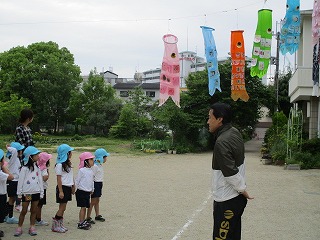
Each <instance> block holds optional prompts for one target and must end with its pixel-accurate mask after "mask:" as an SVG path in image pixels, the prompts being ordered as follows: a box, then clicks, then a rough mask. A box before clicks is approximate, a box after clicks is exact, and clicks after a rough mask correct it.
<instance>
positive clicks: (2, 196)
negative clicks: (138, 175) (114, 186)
mask: <svg viewBox="0 0 320 240" xmlns="http://www.w3.org/2000/svg"><path fill="white" fill-rule="evenodd" d="M6 147H7V153H6V155H5V153H4V151H3V150H1V149H0V206H6V207H5V211H2V210H1V211H0V223H1V222H7V223H11V224H18V227H17V228H16V230H15V233H14V236H16V237H18V236H20V235H21V234H22V226H23V222H24V219H25V216H26V214H27V212H28V208H30V227H29V234H30V235H31V236H34V235H37V231H36V228H35V226H47V225H49V223H48V222H46V221H44V220H43V219H42V216H41V212H42V207H43V205H45V204H46V190H47V187H48V183H47V180H48V179H49V170H48V167H49V165H50V160H51V159H52V155H51V154H49V153H46V152H41V151H40V150H38V149H37V148H36V147H34V146H28V147H26V148H25V147H24V146H23V145H21V144H20V143H18V142H12V143H11V144H10V145H7V146H6ZM73 150H74V148H72V147H70V146H69V145H67V144H61V145H60V146H59V147H58V148H57V159H56V165H55V173H56V176H57V186H56V202H57V203H58V204H59V208H58V211H57V212H56V214H55V216H54V217H53V219H52V227H51V230H52V231H53V232H59V233H64V232H66V231H68V229H67V228H66V227H65V225H64V223H63V216H64V212H65V210H66V207H67V203H68V201H71V200H72V195H73V194H75V196H76V201H77V207H80V212H79V222H78V229H85V230H88V229H90V228H91V224H94V223H95V221H101V222H104V221H105V219H104V218H103V217H102V216H101V215H100V209H99V202H100V197H101V195H102V187H103V167H102V163H105V162H106V160H107V157H108V156H109V153H108V152H107V151H106V150H105V149H103V148H99V149H97V150H96V151H95V154H94V155H93V154H92V153H90V152H83V153H81V154H80V157H79V158H80V164H79V171H78V174H77V177H76V178H75V179H74V175H73V167H72V162H71V157H72V151H73ZM5 158H6V161H5ZM7 196H8V201H7ZM16 199H19V200H21V205H22V209H21V212H20V216H19V218H18V219H17V218H15V217H14V216H13V207H14V202H15V201H16ZM93 208H94V210H95V213H96V217H95V219H94V220H93V219H92V218H91V213H92V210H93ZM3 235H4V233H3V232H2V231H0V237H2V236H3Z"/></svg>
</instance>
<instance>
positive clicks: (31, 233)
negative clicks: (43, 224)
mask: <svg viewBox="0 0 320 240" xmlns="http://www.w3.org/2000/svg"><path fill="white" fill-rule="evenodd" d="M29 234H30V235H31V236H35V235H37V234H38V233H37V231H36V228H35V227H30V228H29Z"/></svg>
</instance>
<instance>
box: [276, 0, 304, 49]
mask: <svg viewBox="0 0 320 240" xmlns="http://www.w3.org/2000/svg"><path fill="white" fill-rule="evenodd" d="M300 21H301V20H300V0H287V12H286V16H285V18H284V19H283V21H282V22H281V23H282V26H281V31H280V51H281V53H282V54H283V55H285V54H286V53H287V52H288V53H290V54H293V53H295V52H296V51H297V50H298V48H299V42H300V32H301V31H300Z"/></svg>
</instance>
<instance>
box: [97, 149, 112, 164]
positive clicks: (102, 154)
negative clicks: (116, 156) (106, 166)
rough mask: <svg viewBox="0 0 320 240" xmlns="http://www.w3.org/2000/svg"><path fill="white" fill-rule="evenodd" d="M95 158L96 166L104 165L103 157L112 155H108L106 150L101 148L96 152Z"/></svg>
mask: <svg viewBox="0 0 320 240" xmlns="http://www.w3.org/2000/svg"><path fill="white" fill-rule="evenodd" d="M94 155H95V158H94V163H95V164H97V165H98V164H102V163H103V157H108V156H110V153H108V152H107V151H106V150H105V149H104V148H99V149H97V150H96V151H95V152H94Z"/></svg>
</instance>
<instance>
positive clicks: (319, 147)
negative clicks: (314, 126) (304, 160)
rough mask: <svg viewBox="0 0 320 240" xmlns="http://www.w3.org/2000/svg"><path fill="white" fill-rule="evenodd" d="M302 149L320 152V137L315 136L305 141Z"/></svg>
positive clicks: (315, 152) (314, 152)
mask: <svg viewBox="0 0 320 240" xmlns="http://www.w3.org/2000/svg"><path fill="white" fill-rule="evenodd" d="M301 151H302V152H309V153H311V154H314V155H315V154H317V153H320V138H313V139H309V140H306V141H305V142H303V143H302V146H301Z"/></svg>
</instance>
